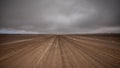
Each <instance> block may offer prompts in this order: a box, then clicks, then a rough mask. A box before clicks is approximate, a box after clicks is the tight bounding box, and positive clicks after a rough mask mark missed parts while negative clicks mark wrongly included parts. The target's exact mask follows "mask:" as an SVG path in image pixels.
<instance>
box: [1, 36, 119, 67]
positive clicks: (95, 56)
mask: <svg viewBox="0 0 120 68" xmlns="http://www.w3.org/2000/svg"><path fill="white" fill-rule="evenodd" d="M0 68H120V34H106V35H105V34H94V35H0Z"/></svg>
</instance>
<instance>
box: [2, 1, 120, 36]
mask: <svg viewBox="0 0 120 68" xmlns="http://www.w3.org/2000/svg"><path fill="white" fill-rule="evenodd" d="M0 33H40V34H42V33H45V34H51V33H57V34H60V33H65V34H66V33H67V34H68V33H72V34H74V33H75V34H76V33H80V34H81V33H120V0H0Z"/></svg>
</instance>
